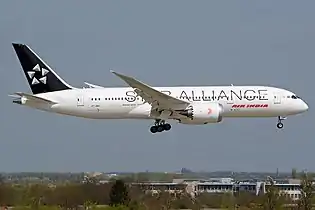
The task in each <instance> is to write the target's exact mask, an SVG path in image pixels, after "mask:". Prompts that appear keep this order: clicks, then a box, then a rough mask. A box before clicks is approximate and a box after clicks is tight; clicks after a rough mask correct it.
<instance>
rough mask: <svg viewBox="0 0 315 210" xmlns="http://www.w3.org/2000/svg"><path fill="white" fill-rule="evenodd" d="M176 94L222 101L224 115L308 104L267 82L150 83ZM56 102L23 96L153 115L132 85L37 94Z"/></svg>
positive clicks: (102, 114) (81, 110)
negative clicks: (244, 84)
mask: <svg viewBox="0 0 315 210" xmlns="http://www.w3.org/2000/svg"><path fill="white" fill-rule="evenodd" d="M153 88H155V89H156V90H159V91H162V92H163V93H166V94H168V95H171V96H173V97H175V98H178V99H182V100H185V101H189V102H191V103H193V104H195V103H207V102H218V103H220V104H222V106H223V109H224V112H223V117H224V118H226V117H277V116H288V115H295V114H299V113H302V112H304V111H306V110H307V109H308V106H307V104H306V103H305V102H304V101H303V100H302V99H300V98H299V97H298V98H292V96H296V95H295V94H294V93H292V92H290V91H288V90H284V89H280V88H275V87H266V86H202V87H200V86H196V87H153ZM37 96H40V97H41V98H45V99H48V100H52V101H55V102H57V104H54V105H43V104H37V103H35V102H32V101H31V100H30V101H28V100H23V99H22V104H23V105H27V106H30V107H33V108H37V109H41V110H45V111H49V112H55V113H60V114H65V115H72V116H77V117H85V118H92V119H152V118H153V117H152V116H151V115H150V110H151V105H149V104H148V103H145V102H144V100H143V99H142V98H141V97H139V96H138V97H137V94H136V93H135V92H134V90H133V88H127V87H126V88H125V87H113V88H83V89H71V90H63V91H57V92H48V93H41V94H37Z"/></svg>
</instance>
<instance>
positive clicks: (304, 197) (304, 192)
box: [298, 173, 314, 210]
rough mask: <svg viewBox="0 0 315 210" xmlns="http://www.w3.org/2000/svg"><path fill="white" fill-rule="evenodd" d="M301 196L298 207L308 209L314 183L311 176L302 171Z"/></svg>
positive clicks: (310, 204)
mask: <svg viewBox="0 0 315 210" xmlns="http://www.w3.org/2000/svg"><path fill="white" fill-rule="evenodd" d="M300 191H301V198H300V200H299V203H298V204H299V208H300V209H304V210H309V209H311V208H312V200H313V192H314V184H313V176H310V175H308V174H307V173H303V175H302V179H301V188H300Z"/></svg>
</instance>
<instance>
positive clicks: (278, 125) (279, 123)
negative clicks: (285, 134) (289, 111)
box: [277, 116, 286, 129]
mask: <svg viewBox="0 0 315 210" xmlns="http://www.w3.org/2000/svg"><path fill="white" fill-rule="evenodd" d="M285 119H286V118H285V117H281V116H278V123H277V128H279V129H281V128H283V123H282V121H283V120H285Z"/></svg>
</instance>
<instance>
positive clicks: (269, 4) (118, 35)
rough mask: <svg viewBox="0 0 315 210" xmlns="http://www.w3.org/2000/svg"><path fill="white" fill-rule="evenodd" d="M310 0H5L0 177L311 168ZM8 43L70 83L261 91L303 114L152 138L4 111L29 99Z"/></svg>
mask: <svg viewBox="0 0 315 210" xmlns="http://www.w3.org/2000/svg"><path fill="white" fill-rule="evenodd" d="M314 7H315V2H314V1H303V3H301V2H300V1H288V0H285V1H182V0H181V1H154V2H153V1H93V3H91V2H88V1H45V2H43V1H27V2H26V1H13V0H11V1H5V2H3V3H1V7H0V69H1V74H2V80H1V83H0V93H1V95H2V97H3V100H2V103H0V106H1V109H0V112H1V128H0V129H1V130H0V131H1V132H0V133H1V139H0V141H1V146H0V166H1V168H0V171H145V170H150V171H153V170H154V171H174V170H179V169H180V168H181V167H188V168H191V169H193V170H208V171H210V170H236V171H266V170H268V171H276V168H277V167H278V168H279V170H280V171H289V170H290V169H291V168H292V167H297V168H298V169H299V170H301V169H304V168H307V169H308V170H315V165H314V162H313V159H314V158H315V154H314V152H313V151H314V147H315V142H314V132H315V130H314V121H312V119H314V111H313V108H312V107H313V104H314V103H315V98H314V93H313V90H314V86H313V85H314V77H315V74H314V73H313V72H314V69H315V59H314V58H315V41H314V37H315V29H314V18H315V13H314ZM12 42H22V43H26V44H28V45H30V46H31V47H32V48H33V49H34V50H35V51H36V52H37V53H38V54H39V55H40V56H41V57H43V58H44V59H45V61H47V63H48V64H49V65H50V66H51V67H53V68H55V70H56V71H57V73H58V74H59V75H60V76H62V77H63V78H64V79H65V80H66V81H67V82H69V83H70V84H72V85H74V86H82V85H83V82H84V81H88V82H91V83H95V84H99V85H105V86H125V83H123V82H122V81H121V80H119V79H118V78H117V77H115V76H114V75H112V74H111V73H110V72H109V69H110V68H113V69H115V70H117V71H120V72H123V73H126V74H129V75H133V76H135V77H137V78H139V79H141V80H142V81H144V82H146V83H149V84H151V85H155V86H172V85H229V84H231V83H233V84H242V85H251V84H261V85H273V86H279V87H283V88H287V89H289V90H292V91H293V92H295V93H297V94H298V95H300V96H301V97H302V98H303V99H305V100H306V101H307V103H308V104H309V106H310V110H309V111H308V113H307V114H303V115H301V116H295V117H290V118H288V120H286V121H284V129H283V130H281V131H279V130H277V128H276V121H277V119H276V118H272V119H224V120H223V122H222V123H221V124H213V125H207V126H187V125H186V126H185V125H181V124H177V123H176V122H175V123H173V129H172V130H171V131H170V132H166V133H162V134H158V135H152V134H151V133H150V132H149V127H150V126H151V124H152V122H151V121H136V120H125V121H124V120H119V121H118V120H117V121H111V120H99V121H95V120H86V119H80V118H74V117H65V116H61V115H55V114H51V113H45V112H41V111H37V110H33V109H30V108H26V107H21V106H18V105H15V104H12V102H11V99H10V98H9V97H7V95H8V94H10V93H13V92H15V91H25V92H30V88H29V87H28V85H27V82H26V79H25V77H24V75H23V74H22V71H21V67H20V63H19V62H18V60H17V57H16V55H15V53H14V51H13V48H12V46H11V43H12Z"/></svg>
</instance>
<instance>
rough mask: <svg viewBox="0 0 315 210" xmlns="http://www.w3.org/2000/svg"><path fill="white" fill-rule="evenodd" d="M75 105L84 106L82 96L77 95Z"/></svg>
mask: <svg viewBox="0 0 315 210" xmlns="http://www.w3.org/2000/svg"><path fill="white" fill-rule="evenodd" d="M77 106H84V97H83V96H77Z"/></svg>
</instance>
